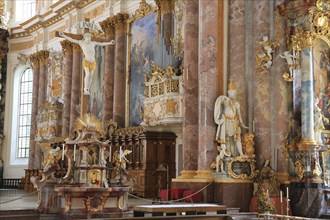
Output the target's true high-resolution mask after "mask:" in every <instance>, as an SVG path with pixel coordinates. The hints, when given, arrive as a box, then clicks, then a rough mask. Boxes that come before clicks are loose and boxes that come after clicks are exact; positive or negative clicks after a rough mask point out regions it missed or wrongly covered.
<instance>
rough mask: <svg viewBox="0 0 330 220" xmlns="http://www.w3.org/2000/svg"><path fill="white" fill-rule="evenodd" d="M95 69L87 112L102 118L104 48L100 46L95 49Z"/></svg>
mask: <svg viewBox="0 0 330 220" xmlns="http://www.w3.org/2000/svg"><path fill="white" fill-rule="evenodd" d="M95 59H96V63H97V66H96V69H95V72H94V74H93V76H92V77H93V80H92V84H91V88H90V95H89V98H88V106H87V112H90V113H92V114H93V115H96V116H97V117H98V118H102V106H103V102H102V89H103V88H102V87H103V86H102V81H103V72H104V48H103V47H101V46H96V47H95Z"/></svg>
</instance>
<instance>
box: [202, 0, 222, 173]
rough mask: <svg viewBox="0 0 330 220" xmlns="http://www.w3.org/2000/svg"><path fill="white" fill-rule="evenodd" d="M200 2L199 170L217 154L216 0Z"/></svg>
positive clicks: (205, 168)
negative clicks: (215, 119)
mask: <svg viewBox="0 0 330 220" xmlns="http://www.w3.org/2000/svg"><path fill="white" fill-rule="evenodd" d="M199 4H200V5H199V13H200V14H199V47H200V48H199V51H200V54H199V55H200V58H199V66H198V71H199V74H198V91H199V92H198V103H199V111H198V113H199V116H198V120H199V123H198V124H199V128H198V137H199V138H198V152H199V157H198V170H209V169H210V164H211V162H212V161H213V160H214V158H215V157H216V154H217V150H216V145H215V142H214V140H215V133H216V126H215V123H214V114H213V111H214V103H215V100H216V98H217V96H218V60H217V53H218V51H217V48H218V22H217V18H218V1H217V0H204V1H200V3H199Z"/></svg>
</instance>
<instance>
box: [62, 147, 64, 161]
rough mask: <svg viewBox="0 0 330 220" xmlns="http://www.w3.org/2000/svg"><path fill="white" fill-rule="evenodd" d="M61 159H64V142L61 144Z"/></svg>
mask: <svg viewBox="0 0 330 220" xmlns="http://www.w3.org/2000/svg"><path fill="white" fill-rule="evenodd" d="M62 160H64V144H63V145H62Z"/></svg>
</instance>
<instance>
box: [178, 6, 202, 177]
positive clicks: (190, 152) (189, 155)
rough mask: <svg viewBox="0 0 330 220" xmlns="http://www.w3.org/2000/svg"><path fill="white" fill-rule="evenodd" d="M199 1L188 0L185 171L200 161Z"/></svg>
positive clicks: (185, 61)
mask: <svg viewBox="0 0 330 220" xmlns="http://www.w3.org/2000/svg"><path fill="white" fill-rule="evenodd" d="M198 3H199V1H198V0H186V1H185V7H186V10H185V11H186V24H185V26H184V32H185V33H184V35H185V41H184V51H185V53H184V58H183V59H184V69H185V73H184V91H185V92H184V96H183V118H184V119H183V134H184V135H183V171H182V172H181V174H182V175H184V173H186V172H189V171H193V170H197V163H198V155H199V152H198V143H199V141H198V137H199V135H198V114H199V109H198V49H199V48H198V32H199V29H198V17H199V9H198V6H199V4H198Z"/></svg>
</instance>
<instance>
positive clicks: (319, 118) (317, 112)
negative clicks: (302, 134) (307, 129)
mask: <svg viewBox="0 0 330 220" xmlns="http://www.w3.org/2000/svg"><path fill="white" fill-rule="evenodd" d="M318 103H319V98H317V97H315V101H314V137H315V141H316V142H317V143H319V144H322V136H321V135H322V130H323V129H325V127H324V124H323V121H324V122H325V123H327V124H329V119H328V118H326V117H325V116H324V115H323V114H322V111H321V109H320V107H319V106H318Z"/></svg>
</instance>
